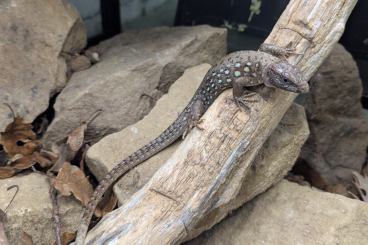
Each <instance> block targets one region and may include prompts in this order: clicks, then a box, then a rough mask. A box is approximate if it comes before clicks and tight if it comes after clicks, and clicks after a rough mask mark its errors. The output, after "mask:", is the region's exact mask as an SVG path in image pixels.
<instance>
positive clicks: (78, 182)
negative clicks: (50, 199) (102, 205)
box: [52, 162, 93, 206]
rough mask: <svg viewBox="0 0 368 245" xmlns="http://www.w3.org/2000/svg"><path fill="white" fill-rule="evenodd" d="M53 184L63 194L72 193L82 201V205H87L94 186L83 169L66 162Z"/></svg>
mask: <svg viewBox="0 0 368 245" xmlns="http://www.w3.org/2000/svg"><path fill="white" fill-rule="evenodd" d="M52 184H53V185H54V187H55V188H56V189H58V190H59V191H60V193H61V194H62V195H63V196H69V195H70V194H71V193H73V195H74V196H75V197H76V198H77V199H78V200H80V201H81V202H82V206H87V204H88V201H89V199H90V197H91V195H92V193H93V187H92V185H91V184H90V183H89V181H88V177H85V175H84V173H83V171H81V170H79V168H78V167H76V166H74V165H73V168H72V165H71V164H70V163H68V162H65V163H64V164H63V166H62V168H61V169H60V171H59V174H58V175H57V176H56V178H55V179H53V180H52Z"/></svg>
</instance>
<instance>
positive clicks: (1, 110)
mask: <svg viewBox="0 0 368 245" xmlns="http://www.w3.org/2000/svg"><path fill="white" fill-rule="evenodd" d="M0 13H1V14H0V26H1V35H0V74H1V76H0V87H1V89H0V101H1V105H0V131H4V128H5V126H6V125H7V124H9V123H10V122H12V121H13V118H12V115H11V112H10V111H9V108H7V107H6V106H3V105H2V103H8V104H10V105H11V106H12V107H13V109H14V111H15V113H16V114H17V115H18V116H21V117H23V118H25V119H26V120H27V121H29V122H32V121H33V120H34V119H35V118H36V117H37V116H38V115H39V114H41V113H42V112H44V111H45V110H46V109H47V107H48V106H49V99H50V97H51V96H52V95H53V94H55V93H57V92H59V91H60V90H61V89H62V88H63V87H64V86H65V85H66V84H65V82H66V70H67V67H66V63H65V60H64V59H63V58H62V57H60V56H59V54H60V51H65V52H72V53H74V52H79V51H80V50H81V49H82V48H83V47H85V45H86V43H87V42H86V29H85V27H84V24H83V22H82V19H81V17H80V15H79V13H78V12H77V10H76V9H75V8H74V6H73V5H71V4H70V3H69V2H67V1H64V0H55V1H49V0H34V1H1V4H0Z"/></svg>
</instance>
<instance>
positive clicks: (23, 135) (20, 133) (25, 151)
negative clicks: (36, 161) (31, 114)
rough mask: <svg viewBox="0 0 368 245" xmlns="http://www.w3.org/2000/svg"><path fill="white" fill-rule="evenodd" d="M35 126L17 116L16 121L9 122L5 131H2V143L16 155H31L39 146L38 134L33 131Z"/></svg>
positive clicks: (0, 142) (0, 140)
mask: <svg viewBox="0 0 368 245" xmlns="http://www.w3.org/2000/svg"><path fill="white" fill-rule="evenodd" d="M32 128H33V126H32V125H31V124H30V123H28V122H27V121H26V120H25V119H23V118H21V117H15V118H14V122H12V123H10V124H8V125H7V126H6V128H5V132H1V133H0V134H1V139H0V144H2V145H3V146H4V150H5V151H6V152H7V153H9V154H10V156H14V155H15V154H22V155H23V156H26V155H31V154H32V153H33V152H34V150H35V149H36V148H37V146H38V142H37V141H33V140H35V139H36V134H35V133H34V132H33V131H32Z"/></svg>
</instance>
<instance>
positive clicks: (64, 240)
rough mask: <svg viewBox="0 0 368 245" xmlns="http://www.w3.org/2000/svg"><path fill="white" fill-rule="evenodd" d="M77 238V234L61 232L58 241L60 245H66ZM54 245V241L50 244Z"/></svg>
mask: <svg viewBox="0 0 368 245" xmlns="http://www.w3.org/2000/svg"><path fill="white" fill-rule="evenodd" d="M76 237H77V232H74V233H73V232H69V231H66V232H63V233H61V236H60V239H61V244H62V245H68V244H69V243H70V242H71V241H73V240H74V239H75V238H76ZM52 245H56V241H55V242H54V243H53V244H52Z"/></svg>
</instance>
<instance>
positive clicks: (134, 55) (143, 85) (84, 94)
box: [47, 26, 226, 146]
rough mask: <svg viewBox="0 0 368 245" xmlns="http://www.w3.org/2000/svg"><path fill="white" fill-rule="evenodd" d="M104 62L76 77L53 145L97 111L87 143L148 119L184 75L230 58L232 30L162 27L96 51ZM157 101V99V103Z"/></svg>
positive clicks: (52, 129)
mask: <svg viewBox="0 0 368 245" xmlns="http://www.w3.org/2000/svg"><path fill="white" fill-rule="evenodd" d="M96 49H97V51H98V53H99V54H100V62H99V63H97V64H96V65H94V66H92V67H91V68H90V69H88V70H85V71H81V72H77V73H75V74H73V76H72V78H71V80H70V82H69V83H68V85H67V87H66V88H65V89H64V90H63V91H62V92H61V93H60V95H59V96H58V98H57V100H56V103H55V105H54V108H55V113H56V116H55V118H54V120H53V122H52V123H51V125H50V126H49V130H48V132H49V134H48V136H47V145H48V146H50V145H51V144H52V143H53V142H55V141H56V140H58V139H60V138H62V137H64V136H66V135H67V134H68V133H70V132H71V131H72V130H73V129H74V128H75V127H76V126H77V125H78V124H80V123H81V122H83V121H84V120H86V119H88V118H89V117H90V115H92V114H93V113H94V112H95V111H96V110H97V109H103V111H102V113H101V114H100V115H99V116H98V117H96V118H95V119H94V120H93V121H92V122H91V124H90V125H89V127H88V130H87V132H86V139H89V140H93V141H98V140H100V139H101V138H102V137H104V136H106V135H108V134H112V133H115V132H118V131H120V130H122V129H123V128H125V127H127V126H129V125H132V124H133V123H135V122H137V121H139V120H140V119H142V118H143V117H144V116H145V115H147V113H148V112H149V111H150V110H151V109H152V108H153V106H154V103H155V101H156V100H155V99H154V98H159V97H161V96H162V95H163V94H164V93H167V91H168V88H169V87H170V85H171V84H172V83H173V82H175V80H176V79H177V78H179V77H180V76H181V75H182V73H183V72H184V70H185V69H186V68H189V67H193V66H195V65H198V64H202V63H204V62H207V63H210V64H214V63H215V62H216V61H217V60H218V59H220V58H221V57H223V56H224V55H225V54H226V29H223V28H212V27H209V26H196V27H175V28H168V27H159V28H152V29H148V30H143V31H128V32H125V33H122V34H120V35H118V36H115V37H113V38H112V39H109V40H107V41H105V42H102V43H101V44H100V45H98V46H97V47H96ZM152 97H153V98H152Z"/></svg>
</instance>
